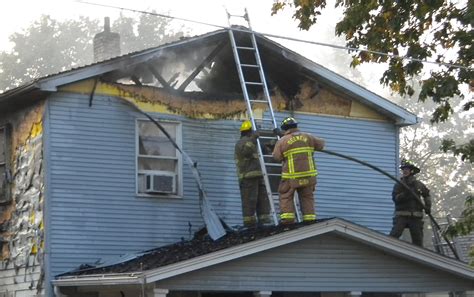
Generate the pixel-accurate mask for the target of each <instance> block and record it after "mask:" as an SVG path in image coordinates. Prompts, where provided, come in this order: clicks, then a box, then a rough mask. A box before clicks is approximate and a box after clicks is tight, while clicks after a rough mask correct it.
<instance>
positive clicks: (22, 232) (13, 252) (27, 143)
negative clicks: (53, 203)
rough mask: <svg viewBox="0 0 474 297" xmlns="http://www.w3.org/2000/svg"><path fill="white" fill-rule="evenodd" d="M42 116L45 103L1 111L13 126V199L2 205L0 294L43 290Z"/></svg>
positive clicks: (2, 122)
mask: <svg viewBox="0 0 474 297" xmlns="http://www.w3.org/2000/svg"><path fill="white" fill-rule="evenodd" d="M43 116H44V102H38V103H36V104H34V105H32V106H28V107H26V108H24V109H23V110H21V111H16V112H13V113H9V114H0V126H3V125H5V124H9V125H10V126H11V134H10V137H9V139H8V144H7V146H8V149H7V150H8V152H9V154H8V156H7V157H8V158H9V159H10V160H9V161H10V162H9V163H10V164H11V165H10V166H9V167H10V168H9V175H10V176H11V177H10V183H9V184H10V197H11V199H10V201H9V202H8V203H7V204H3V205H1V206H0V225H1V228H0V230H1V231H0V237H1V239H2V241H3V244H2V249H1V253H0V296H3V295H2V294H5V296H36V295H37V294H42V293H43V292H44V252H45V251H44V228H43V226H44V223H43V215H44V173H43V166H44V163H43V141H44V140H43ZM1 174H3V172H2V173H1Z"/></svg>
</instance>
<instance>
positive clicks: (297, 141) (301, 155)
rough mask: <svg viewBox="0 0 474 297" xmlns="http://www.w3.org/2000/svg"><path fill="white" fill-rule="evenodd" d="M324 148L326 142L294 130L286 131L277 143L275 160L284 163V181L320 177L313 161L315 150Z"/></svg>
mask: <svg viewBox="0 0 474 297" xmlns="http://www.w3.org/2000/svg"><path fill="white" fill-rule="evenodd" d="M323 148H324V140H323V139H321V138H317V137H314V136H313V135H311V134H309V133H304V132H300V131H299V129H297V128H294V129H290V130H288V131H286V133H285V135H284V136H283V137H282V138H281V139H280V140H279V141H278V142H277V143H276V145H275V149H274V150H273V158H274V159H275V160H277V161H283V166H282V172H281V177H282V179H298V178H305V177H312V176H316V175H318V171H317V170H316V165H315V163H314V159H313V153H314V151H315V150H322V149H323Z"/></svg>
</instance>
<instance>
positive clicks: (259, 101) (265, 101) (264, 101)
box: [249, 99, 268, 103]
mask: <svg viewBox="0 0 474 297" xmlns="http://www.w3.org/2000/svg"><path fill="white" fill-rule="evenodd" d="M249 101H250V102H255V103H268V101H267V100H254V99H249Z"/></svg>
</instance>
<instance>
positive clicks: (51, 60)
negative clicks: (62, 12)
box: [0, 15, 184, 91]
mask: <svg viewBox="0 0 474 297" xmlns="http://www.w3.org/2000/svg"><path fill="white" fill-rule="evenodd" d="M181 29H182V30H184V28H181ZM102 30H103V27H102V20H96V19H90V18H88V17H80V18H79V19H78V20H65V21H58V20H54V19H52V18H51V17H50V16H46V15H43V16H41V17H40V18H39V19H38V20H36V21H34V22H33V23H32V24H31V25H30V26H29V27H28V28H26V29H25V30H23V31H22V32H18V33H14V34H12V35H11V36H10V42H12V43H13V44H14V46H13V49H12V50H11V51H8V52H1V53H0V90H4V91H5V90H7V89H11V88H14V87H17V86H19V85H21V84H24V83H26V82H28V81H31V80H33V79H35V78H39V77H42V76H45V75H48V74H53V73H57V72H60V71H64V70H67V69H70V68H73V67H78V66H82V65H86V64H90V63H92V62H93V50H92V47H93V45H92V40H93V38H94V35H95V34H97V33H99V32H101V31H102ZM112 31H113V32H117V33H119V34H120V37H121V38H120V40H121V52H122V54H126V53H129V52H133V51H138V50H142V49H145V48H149V47H153V46H158V45H160V44H163V43H167V42H171V41H173V40H176V39H179V38H180V37H182V36H183V35H184V33H183V32H182V31H175V30H172V29H171V26H170V21H169V20H168V19H164V18H160V17H156V16H151V15H140V16H139V17H138V18H131V17H126V16H124V15H120V17H119V18H118V19H117V20H115V22H114V23H113V24H112Z"/></svg>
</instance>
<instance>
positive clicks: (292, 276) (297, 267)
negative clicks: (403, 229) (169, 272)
mask: <svg viewBox="0 0 474 297" xmlns="http://www.w3.org/2000/svg"><path fill="white" fill-rule="evenodd" d="M155 285H156V287H158V288H163V289H168V290H199V291H207V290H213V291H214V290H227V291H273V292H278V291H283V292H350V291H359V292H387V293H388V292H400V293H410V292H447V291H455V290H456V289H458V288H471V287H474V284H473V283H472V281H470V280H468V279H462V278H460V277H457V276H455V275H452V274H449V273H444V272H441V271H439V270H435V269H432V268H431V267H428V266H423V265H420V264H417V263H414V262H412V261H409V260H403V259H401V258H400V257H395V256H392V255H390V254H387V253H385V252H383V251H377V250H375V249H373V248H368V247H367V246H366V245H364V244H361V243H359V242H356V241H352V240H348V239H345V238H343V237H340V236H338V235H335V234H325V235H321V236H318V237H313V238H310V239H306V240H303V241H299V242H296V243H292V244H288V245H285V246H282V247H279V248H274V249H271V250H267V251H265V252H262V253H257V254H253V255H250V256H247V257H244V258H240V259H236V260H233V261H229V262H226V263H222V264H218V265H215V266H211V267H207V268H204V269H200V270H198V271H195V272H189V273H185V274H181V275H179V276H176V277H171V278H169V279H166V280H162V281H158V282H157V283H156V284H155Z"/></svg>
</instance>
